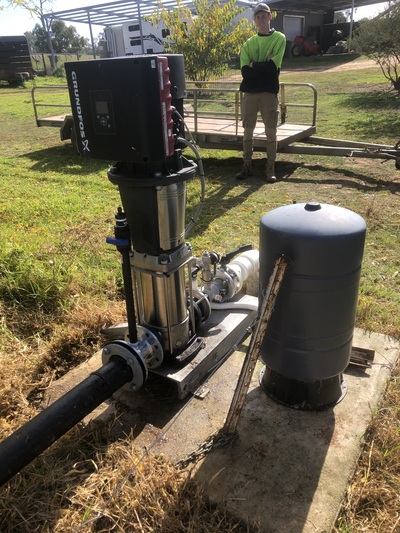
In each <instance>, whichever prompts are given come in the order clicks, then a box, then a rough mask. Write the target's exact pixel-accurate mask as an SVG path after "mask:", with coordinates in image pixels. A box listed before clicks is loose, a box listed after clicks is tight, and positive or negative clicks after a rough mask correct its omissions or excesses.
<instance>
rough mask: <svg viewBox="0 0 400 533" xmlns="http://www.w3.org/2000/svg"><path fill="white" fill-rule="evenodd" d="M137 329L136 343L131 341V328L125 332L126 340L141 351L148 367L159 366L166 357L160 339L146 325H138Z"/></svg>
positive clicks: (151, 368) (152, 368)
mask: <svg viewBox="0 0 400 533" xmlns="http://www.w3.org/2000/svg"><path fill="white" fill-rule="evenodd" d="M136 331H137V338H138V340H137V342H135V343H134V344H132V343H130V342H129V330H128V331H127V332H126V334H125V341H126V342H127V343H128V344H129V345H130V346H132V347H133V348H134V349H135V350H137V351H138V352H139V353H140V355H141V357H142V359H143V360H144V362H145V363H146V366H147V368H149V369H150V370H154V369H155V368H158V367H159V366H160V365H161V363H162V362H163V359H164V350H163V348H162V345H161V342H160V339H159V338H158V337H157V335H155V334H154V333H153V332H152V331H150V330H149V329H148V328H145V327H144V326H136Z"/></svg>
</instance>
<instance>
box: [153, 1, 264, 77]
mask: <svg viewBox="0 0 400 533" xmlns="http://www.w3.org/2000/svg"><path fill="white" fill-rule="evenodd" d="M193 5H194V12H193V13H192V11H191V10H190V9H189V8H188V7H187V6H185V5H184V4H182V3H181V2H180V1H179V0H178V4H177V7H176V8H175V9H167V8H165V7H164V6H163V4H162V3H161V2H160V4H159V9H158V10H157V12H156V13H155V14H154V15H152V16H151V17H148V20H150V22H151V23H152V24H154V25H155V26H158V25H159V24H160V23H161V22H163V23H164V24H165V27H166V28H168V30H169V32H170V34H169V37H168V39H169V40H170V42H169V43H166V45H165V51H166V52H168V53H174V54H183V55H184V57H185V69H186V75H187V77H188V78H189V79H191V80H194V81H207V80H210V79H211V78H212V77H214V76H220V75H221V74H222V73H223V71H224V69H225V68H226V67H227V63H228V61H229V59H230V58H231V57H232V56H234V55H235V54H237V53H239V50H240V47H241V46H242V44H243V43H244V41H245V40H246V39H247V38H248V37H250V35H252V34H253V33H254V29H252V26H251V24H250V23H249V22H248V20H247V19H239V20H234V19H235V18H236V17H237V16H238V15H240V13H242V12H243V10H244V9H243V8H240V7H238V6H237V5H236V2H235V0H229V1H228V2H227V3H226V4H225V5H221V3H220V0H211V1H208V0H194V2H193Z"/></svg>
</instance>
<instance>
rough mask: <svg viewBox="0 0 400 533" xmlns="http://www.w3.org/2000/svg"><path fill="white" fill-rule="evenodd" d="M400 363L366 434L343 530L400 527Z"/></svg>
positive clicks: (379, 532) (383, 531) (382, 531)
mask: <svg viewBox="0 0 400 533" xmlns="http://www.w3.org/2000/svg"><path fill="white" fill-rule="evenodd" d="M399 437H400V364H399V362H398V364H397V367H396V368H395V369H394V371H393V375H392V378H391V380H390V382H389V384H388V387H387V390H386V394H385V397H384V400H383V404H382V406H381V408H380V409H379V411H378V413H376V415H375V416H374V417H373V419H372V421H371V423H370V425H369V427H368V430H367V433H366V435H365V446H364V449H363V452H362V454H361V457H360V460H359V463H358V466H357V469H356V472H355V475H354V478H353V480H352V483H351V485H350V486H349V488H348V491H347V495H346V499H345V501H344V503H343V507H342V512H341V516H340V518H339V520H338V524H337V530H336V531H339V532H345V531H346V532H347V531H352V532H357V533H358V532H360V533H361V532H374V533H389V532H392V533H395V532H399V531H400V438H399Z"/></svg>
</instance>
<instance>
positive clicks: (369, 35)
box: [352, 1, 400, 92]
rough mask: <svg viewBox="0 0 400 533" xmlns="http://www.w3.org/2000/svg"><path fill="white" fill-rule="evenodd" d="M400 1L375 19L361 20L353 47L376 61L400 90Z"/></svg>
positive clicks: (396, 88)
mask: <svg viewBox="0 0 400 533" xmlns="http://www.w3.org/2000/svg"><path fill="white" fill-rule="evenodd" d="M399 28H400V1H397V2H396V3H394V4H392V5H391V7H389V8H388V9H386V10H385V11H384V12H382V13H381V14H380V15H378V16H377V17H375V18H373V19H364V20H361V21H360V25H359V27H358V29H357V31H356V32H355V33H354V35H353V39H352V45H353V47H354V48H355V49H356V50H357V51H358V52H361V53H363V54H365V55H366V56H367V57H369V58H371V59H373V60H374V61H376V62H377V63H378V64H379V66H380V67H381V70H382V72H383V75H384V76H385V78H386V79H388V80H389V81H390V82H391V84H392V86H393V88H394V89H395V90H396V91H398V92H400V31H399Z"/></svg>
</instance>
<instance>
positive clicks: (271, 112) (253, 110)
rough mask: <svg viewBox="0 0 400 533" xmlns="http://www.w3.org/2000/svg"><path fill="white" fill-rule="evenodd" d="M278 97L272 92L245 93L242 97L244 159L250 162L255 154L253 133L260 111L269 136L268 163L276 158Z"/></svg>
mask: <svg viewBox="0 0 400 533" xmlns="http://www.w3.org/2000/svg"><path fill="white" fill-rule="evenodd" d="M278 105H279V101H278V97H277V96H276V95H275V94H272V93H244V94H243V98H242V125H243V129H244V134H243V161H244V162H245V163H246V162H250V161H251V157H252V155H253V133H254V128H255V127H256V122H257V113H258V112H260V114H261V118H262V121H263V123H264V126H265V135H266V137H267V146H266V152H267V158H268V163H269V164H273V163H275V159H276V150H277V142H276V129H277V126H278Z"/></svg>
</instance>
